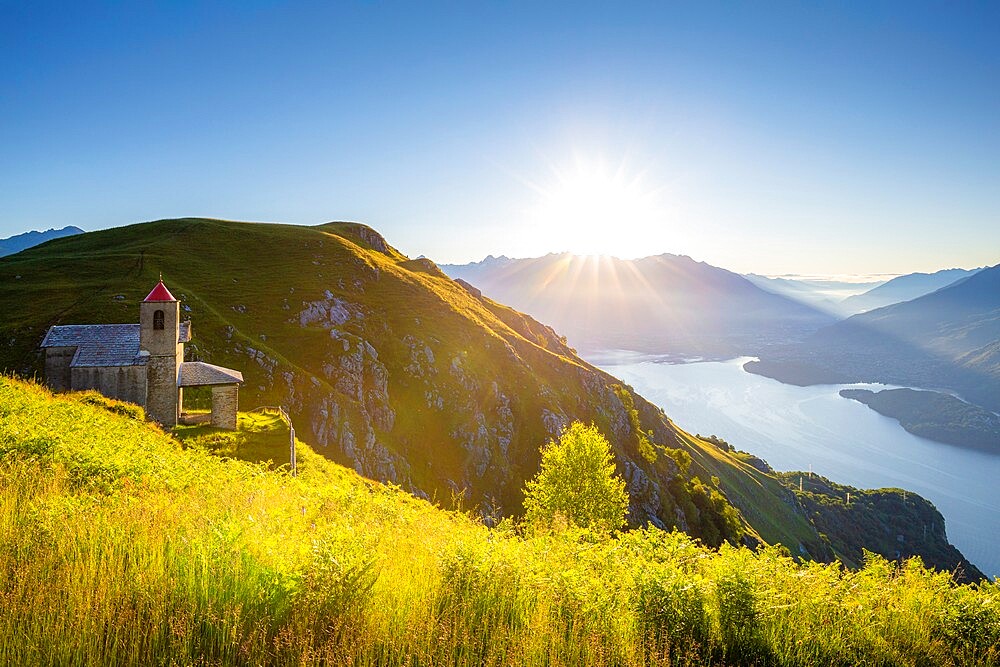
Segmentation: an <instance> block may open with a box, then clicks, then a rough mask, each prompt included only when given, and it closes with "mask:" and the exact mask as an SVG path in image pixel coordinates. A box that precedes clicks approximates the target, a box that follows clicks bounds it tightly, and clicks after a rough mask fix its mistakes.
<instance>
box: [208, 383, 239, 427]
mask: <svg viewBox="0 0 1000 667" xmlns="http://www.w3.org/2000/svg"><path fill="white" fill-rule="evenodd" d="M238 406H239V385H235V384H223V385H216V386H214V387H212V426H217V427H219V428H228V429H231V430H236V411H237V410H238Z"/></svg>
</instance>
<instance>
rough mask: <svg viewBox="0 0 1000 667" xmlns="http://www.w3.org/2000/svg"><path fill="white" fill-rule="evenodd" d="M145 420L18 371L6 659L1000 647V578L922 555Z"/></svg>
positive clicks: (663, 654) (484, 656) (901, 661)
mask: <svg viewBox="0 0 1000 667" xmlns="http://www.w3.org/2000/svg"><path fill="white" fill-rule="evenodd" d="M129 414H132V415H133V416H131V417H130V416H127V415H129ZM135 416H141V415H135V411H134V408H133V407H131V406H126V405H123V404H117V403H114V402H111V401H105V400H100V398H99V397H94V396H93V395H90V396H89V397H88V396H82V397H81V396H78V395H67V396H63V397H53V396H51V395H50V394H49V393H48V392H46V391H45V390H44V389H41V388H39V387H38V386H35V385H30V384H26V383H23V382H20V381H16V380H10V379H0V663H2V664H76V665H106V664H122V665H131V664H135V665H147V664H213V665H243V664H260V665H293V664H294V665H302V664H385V665H397V664H398V665H403V664H406V665H414V664H422V665H435V664H448V665H507V664H526V665H534V664H539V665H542V664H544V665H571V664H572V665H579V664H593V665H604V664H608V665H610V664H614V665H648V664H677V665H683V664H718V665H749V664H767V665H855V664H862V663H863V664H866V665H928V664H941V665H945V664H955V665H985V664H995V663H996V661H997V660H1000V588H998V587H997V585H995V584H989V583H987V584H983V585H976V586H957V585H954V584H953V583H951V582H950V579H949V577H948V575H947V574H935V573H932V572H929V571H927V570H925V569H924V568H923V567H922V566H921V565H920V564H919V562H917V561H915V560H914V561H909V562H907V563H906V564H905V565H903V566H902V567H900V568H898V569H897V568H895V567H893V566H892V565H891V564H889V563H887V562H886V561H884V560H882V559H880V558H878V557H872V558H870V559H869V560H868V562H867V564H866V565H865V567H864V569H862V570H860V571H857V572H851V571H846V570H844V569H842V568H841V567H839V566H837V565H819V564H815V563H813V564H807V565H800V564H796V563H795V562H794V561H793V560H791V559H790V558H788V557H787V556H784V555H782V553H783V552H782V550H780V549H774V548H771V549H766V550H763V551H760V552H753V551H751V550H749V549H747V548H733V547H729V546H725V547H723V548H722V549H721V550H719V551H713V550H709V549H706V548H704V547H702V546H700V545H699V544H697V543H696V542H693V541H692V540H691V539H690V538H688V537H686V536H685V535H682V534H678V533H666V532H663V531H659V530H656V529H649V530H643V531H634V532H630V533H627V534H623V535H620V536H618V537H613V538H599V537H596V536H593V535H586V534H559V535H551V534H530V533H529V534H521V533H520V532H519V531H517V530H515V529H514V528H513V527H512V526H511V525H510V524H509V523H504V524H502V525H501V526H500V527H499V528H496V529H489V528H486V527H484V526H483V525H482V524H481V523H479V522H477V521H476V520H473V519H471V518H469V517H468V516H466V515H463V514H459V513H455V512H448V511H443V510H441V509H438V508H436V507H434V506H432V505H431V504H430V503H427V502H425V501H422V500H419V499H416V498H413V497H412V496H411V495H409V494H407V493H404V492H402V491H401V490H399V489H396V488H393V487H391V486H383V485H382V484H378V483H374V482H371V481H368V480H365V479H363V478H361V477H360V476H358V475H357V474H356V473H354V472H352V471H350V470H347V469H345V468H342V467H340V466H338V465H335V464H331V463H329V462H327V461H326V460H325V459H323V458H322V457H319V456H316V455H315V454H313V453H312V452H311V451H310V450H309V448H307V447H305V446H304V445H302V446H301V450H302V455H301V459H300V460H301V461H302V465H301V468H300V472H301V474H300V476H299V477H298V478H292V477H289V476H288V475H287V474H286V473H284V472H281V471H272V470H268V469H266V468H264V467H261V466H260V465H255V464H252V463H248V462H245V461H238V460H232V459H226V458H219V457H217V456H213V455H211V454H210V453H208V451H207V450H206V448H205V447H203V446H201V445H198V444H197V443H196V442H192V440H197V438H199V437H202V436H204V435H205V434H204V433H203V434H201V436H199V435H198V434H189V435H191V436H192V439H189V440H188V446H187V447H186V448H185V447H183V446H182V445H181V444H180V443H179V442H178V441H177V440H174V439H173V438H171V437H170V436H168V435H166V434H164V433H162V432H161V431H160V430H159V429H157V428H155V427H153V426H150V425H149V424H147V423H144V422H143V421H141V420H139V419H136V418H135ZM279 435H281V434H280V433H279ZM202 444H204V443H202Z"/></svg>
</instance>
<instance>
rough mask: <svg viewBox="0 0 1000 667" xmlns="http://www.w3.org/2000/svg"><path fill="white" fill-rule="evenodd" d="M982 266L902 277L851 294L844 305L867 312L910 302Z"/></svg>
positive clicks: (853, 309)
mask: <svg viewBox="0 0 1000 667" xmlns="http://www.w3.org/2000/svg"><path fill="white" fill-rule="evenodd" d="M979 270H980V269H944V270H943V271H937V272H935V273H910V274H907V275H905V276H899V277H897V278H893V279H892V280H890V281H888V282H887V283H884V284H882V285H879V286H878V287H875V288H874V289H871V290H869V291H867V292H865V293H864V294H858V295H857V296H851V297H848V298H846V299H844V300H843V301H842V302H841V303H840V307H841V308H842V309H843V310H844V311H846V312H850V313H851V314H854V313H864V312H867V311H869V310H875V309H876V308H882V307H883V306H890V305H892V304H894V303H902V302H903V301H910V300H911V299H916V298H917V297H921V296H923V295H925V294H930V293H931V292H934V291H936V290H939V289H941V288H942V287H947V286H948V285H951V284H953V283H955V282H957V281H959V280H962V279H963V278H968V277H969V276H971V275H972V274H974V273H976V272H977V271H979Z"/></svg>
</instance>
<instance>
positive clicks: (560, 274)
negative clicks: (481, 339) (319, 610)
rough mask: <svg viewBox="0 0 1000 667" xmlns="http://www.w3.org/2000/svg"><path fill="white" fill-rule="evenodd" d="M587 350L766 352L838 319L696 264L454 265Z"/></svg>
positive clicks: (458, 274)
mask: <svg viewBox="0 0 1000 667" xmlns="http://www.w3.org/2000/svg"><path fill="white" fill-rule="evenodd" d="M442 269H443V270H444V271H445V272H446V273H448V274H449V275H451V276H452V277H454V278H461V279H463V280H466V281H468V282H469V283H471V284H472V285H475V286H476V287H477V288H479V289H481V290H482V291H483V293H484V294H486V295H487V296H489V297H491V298H494V299H497V300H498V301H502V302H503V303H509V304H511V305H512V306H513V307H515V308H517V309H518V310H521V311H523V312H526V313H528V314H530V315H532V316H533V317H536V318H538V319H539V320H541V321H542V322H546V323H547V324H550V325H552V326H553V327H554V328H555V329H556V331H558V332H560V333H561V334H564V335H565V336H566V337H567V339H568V341H569V343H570V344H571V345H573V346H576V347H579V348H581V349H588V350H599V349H609V348H624V349H630V350H637V351H643V352H655V353H667V354H678V355H705V356H708V355H712V356H716V355H717V356H727V355H728V356H731V355H735V354H739V353H757V352H758V351H759V350H760V349H761V348H762V347H766V346H767V345H770V344H774V343H777V342H787V341H788V340H794V339H796V338H799V337H801V336H802V335H804V334H805V333H808V332H812V331H815V330H816V329H818V328H819V327H821V326H823V325H825V324H829V323H830V322H833V321H834V318H833V317H831V316H829V315H827V314H824V313H821V312H819V311H817V310H815V309H813V308H811V307H809V306H806V305H803V304H801V303H797V302H795V301H793V300H791V299H788V298H786V297H784V296H781V295H778V294H773V293H770V292H767V291H764V290H762V289H760V288H759V287H757V286H755V285H753V284H752V283H751V282H750V281H748V280H747V279H745V278H743V277H741V276H739V275H736V274H735V273H731V272H729V271H726V270H724V269H719V268H716V267H714V266H710V265H708V264H705V263H704V262H696V261H694V260H692V259H691V258H690V257H684V256H676V255H666V254H665V255H657V256H655V257H645V258H643V259H637V260H628V261H626V260H620V259H617V258H613V257H606V256H602V257H580V256H575V255H571V254H568V253H563V254H551V255H546V256H544V257H538V258H534V259H509V258H506V257H499V258H495V257H488V258H487V259H485V260H483V261H482V262H478V263H474V264H466V265H450V266H444V267H442Z"/></svg>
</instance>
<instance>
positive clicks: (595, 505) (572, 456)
mask: <svg viewBox="0 0 1000 667" xmlns="http://www.w3.org/2000/svg"><path fill="white" fill-rule="evenodd" d="M541 452H542V464H541V468H540V469H539V471H538V474H537V475H536V476H535V478H534V479H533V480H531V481H529V482H528V483H527V485H526V486H525V490H524V509H525V513H526V518H527V520H528V521H529V522H530V523H543V524H548V525H551V524H552V523H553V520H554V519H556V517H560V518H562V519H563V520H565V521H566V522H568V523H570V524H573V525H576V526H579V527H581V528H594V529H598V530H609V531H610V530H617V529H619V528H621V527H622V526H624V525H625V512H627V511H628V493H627V492H626V491H625V482H624V480H622V478H621V477H619V476H618V475H616V474H615V463H614V457H613V455H612V454H611V445H610V444H608V441H607V439H606V438H605V437H604V436H603V435H601V432H600V431H598V430H597V428H596V427H594V426H585V425H583V424H581V423H580V422H573V423H572V424H570V426H569V428H567V429H566V431H565V432H563V434H562V436H560V438H559V440H558V441H555V440H551V441H549V442H548V444H546V445H544V446H542V449H541Z"/></svg>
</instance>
